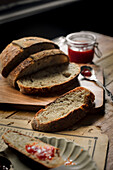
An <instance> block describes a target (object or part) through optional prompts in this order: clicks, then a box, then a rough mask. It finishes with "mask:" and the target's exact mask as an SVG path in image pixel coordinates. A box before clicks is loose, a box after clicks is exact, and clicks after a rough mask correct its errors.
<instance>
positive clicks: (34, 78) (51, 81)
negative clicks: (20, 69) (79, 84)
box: [17, 63, 80, 94]
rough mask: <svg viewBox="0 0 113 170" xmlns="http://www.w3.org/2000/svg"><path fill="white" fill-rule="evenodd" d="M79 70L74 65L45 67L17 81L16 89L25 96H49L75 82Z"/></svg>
mask: <svg viewBox="0 0 113 170" xmlns="http://www.w3.org/2000/svg"><path fill="white" fill-rule="evenodd" d="M79 72H80V68H79V66H78V65H77V64H75V63H69V64H67V63H66V64H62V65H56V66H52V67H50V68H49V67H47V68H45V69H43V70H40V71H39V72H37V73H34V74H31V75H29V76H24V78H21V79H20V80H17V84H18V87H19V89H20V91H21V92H22V93H26V94H42V93H44V94H49V93H50V92H56V91H59V90H60V91H61V90H63V89H64V88H66V87H69V86H70V85H72V83H74V82H75V80H76V78H77V75H78V74H79Z"/></svg>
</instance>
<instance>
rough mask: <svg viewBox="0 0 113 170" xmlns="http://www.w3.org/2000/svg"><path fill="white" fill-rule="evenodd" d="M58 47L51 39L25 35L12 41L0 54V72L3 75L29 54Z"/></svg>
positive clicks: (6, 74)
mask: <svg viewBox="0 0 113 170" xmlns="http://www.w3.org/2000/svg"><path fill="white" fill-rule="evenodd" d="M54 48H59V47H58V46H57V45H56V44H55V43H54V42H53V41H50V40H48V39H44V38H39V37H25V38H21V39H18V40H14V41H12V42H11V43H10V44H9V45H8V46H7V47H6V48H5V49H4V50H3V51H2V53H1V54H0V72H1V74H2V75H3V76H4V77H7V76H8V74H9V73H10V72H11V71H12V70H13V69H14V68H15V67H16V66H17V65H18V64H19V63H20V62H22V61H23V60H24V59H25V58H27V57H28V56H29V55H30V54H33V53H36V52H39V51H42V50H47V49H54Z"/></svg>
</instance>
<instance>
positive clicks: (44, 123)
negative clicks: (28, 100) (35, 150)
mask: <svg viewBox="0 0 113 170" xmlns="http://www.w3.org/2000/svg"><path fill="white" fill-rule="evenodd" d="M94 98H95V97H94V94H93V93H92V92H91V91H89V90H88V89H86V88H84V87H77V88H75V89H73V90H71V91H69V92H67V93H65V94H64V95H62V96H60V97H58V98H57V99H56V100H55V101H54V102H52V103H50V104H49V105H47V106H46V108H45V109H41V110H39V111H38V112H37V113H36V115H35V117H34V119H33V120H32V123H31V124H32V128H33V129H34V130H39V131H44V132H47V131H49V132H54V131H61V130H64V129H66V128H68V127H70V126H72V125H74V124H75V123H76V122H77V121H78V120H80V119H81V118H83V117H84V116H85V115H86V113H87V112H88V111H89V109H90V108H91V105H92V102H93V101H94Z"/></svg>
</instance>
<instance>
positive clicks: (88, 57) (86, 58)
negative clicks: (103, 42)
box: [68, 47, 94, 63]
mask: <svg viewBox="0 0 113 170" xmlns="http://www.w3.org/2000/svg"><path fill="white" fill-rule="evenodd" d="M68 54H69V58H70V61H71V62H75V63H91V62H92V60H93V57H94V49H90V50H86V51H74V50H72V49H71V48H69V47H68Z"/></svg>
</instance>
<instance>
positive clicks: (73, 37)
mask: <svg viewBox="0 0 113 170" xmlns="http://www.w3.org/2000/svg"><path fill="white" fill-rule="evenodd" d="M66 41H67V44H68V45H77V46H78V47H83V46H92V45H94V44H95V42H96V36H95V35H93V34H90V33H83V32H76V33H71V34H68V35H67V36H66Z"/></svg>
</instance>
